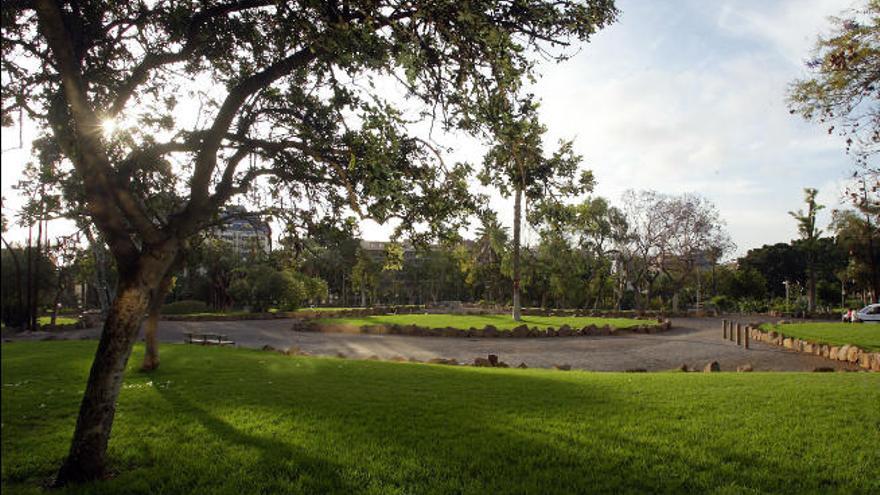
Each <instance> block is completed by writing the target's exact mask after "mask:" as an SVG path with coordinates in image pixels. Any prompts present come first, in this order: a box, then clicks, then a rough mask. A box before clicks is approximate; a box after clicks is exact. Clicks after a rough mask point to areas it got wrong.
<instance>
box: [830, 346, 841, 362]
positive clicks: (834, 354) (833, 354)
mask: <svg viewBox="0 0 880 495" xmlns="http://www.w3.org/2000/svg"><path fill="white" fill-rule="evenodd" d="M839 350H840V348H839V347H837V346H831V349H830V350H829V351H828V359H830V360H832V361H837V353H838V351H839Z"/></svg>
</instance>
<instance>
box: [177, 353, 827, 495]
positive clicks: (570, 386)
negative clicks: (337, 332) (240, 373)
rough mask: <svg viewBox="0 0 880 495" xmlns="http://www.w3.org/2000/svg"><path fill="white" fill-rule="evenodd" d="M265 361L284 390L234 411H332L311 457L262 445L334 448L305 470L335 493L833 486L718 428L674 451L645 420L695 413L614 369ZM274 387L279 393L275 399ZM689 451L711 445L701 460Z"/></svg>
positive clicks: (262, 373) (242, 401)
mask: <svg viewBox="0 0 880 495" xmlns="http://www.w3.org/2000/svg"><path fill="white" fill-rule="evenodd" d="M270 356H271V357H270ZM266 359H267V360H273V362H272V364H273V365H272V366H268V367H264V368H262V369H258V370H253V371H255V372H256V373H257V374H256V375H255V376H254V377H253V378H255V381H256V382H260V383H265V382H271V383H273V384H278V385H273V386H272V387H269V388H268V389H266V388H260V389H255V390H254V391H252V392H250V393H246V394H244V395H242V396H241V397H239V398H238V399H236V401H237V402H236V405H235V407H237V408H240V409H244V410H247V409H249V408H250V409H254V410H266V409H267V408H268V410H270V411H272V412H273V414H274V415H281V416H283V415H289V416H290V417H292V418H296V417H306V418H312V419H314V418H319V419H318V421H317V422H312V423H311V426H312V429H311V430H310V436H312V437H313V438H311V439H309V440H306V445H304V446H303V447H302V450H300V451H295V452H290V448H291V447H290V446H289V444H288V443H285V442H284V441H283V440H281V439H278V440H271V441H268V443H265V442H262V441H261V442H259V443H258V444H257V448H260V449H262V450H263V451H265V452H267V453H268V452H274V451H279V452H284V455H290V456H291V457H294V458H296V456H302V457H303V458H304V459H305V460H304V462H306V463H308V462H310V461H309V459H315V458H316V456H315V455H314V453H313V452H324V453H325V454H324V455H322V456H321V457H324V458H328V455H327V454H326V452H327V451H329V452H331V455H334V454H332V453H335V455H338V456H339V458H336V457H333V458H334V462H336V463H337V464H336V465H331V466H327V465H323V464H319V465H318V466H314V467H310V466H307V468H306V469H307V470H314V471H316V472H329V471H331V470H335V471H334V472H336V473H339V471H338V470H339V469H341V470H342V471H343V474H341V479H340V478H336V479H333V480H330V481H327V480H324V482H327V483H330V484H329V485H327V486H330V487H343V488H347V489H350V490H351V491H369V490H373V491H376V490H378V491H385V490H387V489H390V488H391V487H394V488H400V489H401V490H402V491H404V492H438V493H440V492H464V493H476V492H484V493H489V492H509V491H518V492H524V493H539V492H540V493H550V492H556V493H563V492H569V493H570V492H585V491H587V492H594V493H598V492H605V493H617V492H621V491H624V492H625V491H634V492H643V493H674V492H680V491H690V492H693V491H708V490H712V489H715V488H717V487H735V488H736V487H738V488H737V489H739V488H742V489H745V488H747V487H751V488H753V489H758V487H756V485H755V483H756V482H759V481H760V482H768V483H770V484H772V485H773V486H776V487H779V488H780V490H781V491H800V490H799V487H800V488H802V487H806V488H807V489H814V490H816V489H821V487H818V486H815V485H811V484H810V483H812V481H810V480H811V479H812V478H814V474H813V473H811V472H809V470H808V466H806V465H803V464H798V463H794V462H790V461H788V460H786V459H773V458H768V456H767V455H764V456H762V457H760V458H759V457H758V456H754V455H750V453H749V452H748V451H747V449H748V446H749V444H748V442H744V443H743V444H742V445H739V444H728V443H726V442H727V440H726V439H723V438H711V435H713V434H715V433H712V432H707V433H706V437H705V438H698V437H695V438H694V440H693V443H692V444H690V445H688V444H684V445H680V444H678V445H670V444H669V443H670V437H669V435H670V434H669V433H664V432H659V431H657V432H655V431H652V430H653V429H656V428H651V427H645V425H640V424H639V422H640V421H641V420H644V421H646V422H648V423H651V422H657V421H660V420H662V419H663V417H664V415H667V414H675V413H676V411H678V413H681V412H682V411H681V410H677V409H676V408H675V407H671V408H668V407H664V406H662V405H660V406H658V405H657V401H656V399H657V398H656V397H653V399H654V400H645V399H644V397H639V396H636V395H630V394H627V393H626V392H625V391H622V390H620V389H619V387H617V386H616V384H618V383H619V382H617V381H615V380H614V378H613V377H601V376H596V379H595V380H591V381H589V382H586V381H584V380H574V379H571V378H573V377H572V376H571V375H559V376H558V377H557V376H553V375H549V374H543V375H536V374H528V373H517V372H515V371H500V370H491V371H486V372H475V370H472V369H460V368H455V367H435V366H422V365H409V364H393V363H363V362H362V363H358V365H357V366H354V363H351V362H349V361H344V360H334V359H313V360H301V359H298V358H293V359H291V358H282V357H280V356H274V355H269V356H267V357H266ZM274 359H278V360H280V361H274ZM285 360H286V362H285ZM297 362H299V363H308V364H309V366H310V369H309V370H308V373H297V372H294V373H291V372H290V371H291V370H290V368H289V366H290V365H292V363H297ZM267 393H271V394H273V396H274V399H275V400H274V401H272V402H270V403H267V401H266V400H265V394H267ZM655 393H656V392H655ZM165 394H166V395H167V392H166V393H165ZM173 400H175V401H178V402H181V401H187V400H188V399H183V398H181V397H180V396H177V397H175V398H174V399H173ZM201 400H204V401H206V402H205V403H204V404H203V406H204V408H195V410H196V411H200V412H197V413H196V414H198V415H199V416H200V417H203V416H210V414H209V413H207V412H206V411H207V410H209V409H214V408H217V407H221V406H223V405H224V404H225V405H228V403H226V402H224V399H223V397H222V395H220V394H209V395H208V396H206V397H204V396H203V397H202V398H201ZM187 407H194V406H187ZM705 407H707V408H709V409H710V410H711V408H712V406H705ZM720 413H721V411H719V414H720ZM615 415H618V416H619V417H617V418H615ZM682 420H683V421H685V422H686V421H688V418H686V417H682ZM205 422H206V424H207V425H209V427H210V428H212V429H216V431H217V434H218V435H222V436H225V435H227V434H229V435H230V436H231V438H232V439H233V442H235V443H246V442H248V441H249V440H247V438H241V437H240V435H241V433H240V432H239V433H236V432H234V431H230V429H231V430H234V427H232V426H231V425H229V424H227V423H223V422H221V424H220V425H217V424H216V421H215V420H212V419H210V417H208V418H205ZM294 423H295V422H294ZM690 433H691V434H693V431H691V432H690ZM746 433H747V431H746ZM654 434H656V438H655V437H653V436H652V435H654ZM328 445H333V448H326V447H327V446H328ZM690 450H698V451H699V452H698V454H697V455H692V452H689V451H690ZM304 452H310V454H309V455H306V454H304ZM267 455H269V454H267ZM311 462H314V461H311ZM320 462H323V461H320ZM758 463H760V466H759V465H758ZM793 464H794V465H793ZM293 476H294V477H295V474H294V475H293ZM676 477H677V478H676ZM786 480H795V481H793V482H792V481H786ZM799 480H805V483H804V484H799V483H800V482H799ZM321 486H322V487H323V486H324V485H321Z"/></svg>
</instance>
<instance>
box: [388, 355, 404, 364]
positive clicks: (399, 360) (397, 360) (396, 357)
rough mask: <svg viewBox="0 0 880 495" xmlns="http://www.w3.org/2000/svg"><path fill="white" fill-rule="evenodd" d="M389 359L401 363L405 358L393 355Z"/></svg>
mask: <svg viewBox="0 0 880 495" xmlns="http://www.w3.org/2000/svg"><path fill="white" fill-rule="evenodd" d="M391 360H392V361H395V362H398V363H403V362H405V361H406V358H405V357H403V356H394V357H393V358H391Z"/></svg>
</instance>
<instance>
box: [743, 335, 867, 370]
mask: <svg viewBox="0 0 880 495" xmlns="http://www.w3.org/2000/svg"><path fill="white" fill-rule="evenodd" d="M746 330H747V331H748V332H749V336H750V337H751V338H752V339H754V340H757V341H760V342H764V343H766V344H770V345H775V346H779V347H784V348H786V349H791V350H793V351H795V352H801V353H804V354H812V355H814V356H820V357H823V358H825V359H830V360H832V361H842V362H849V363H855V364H858V365H859V366H860V367H861V368H864V369H866V370H871V371H880V352H870V351H866V350H864V349H862V348H860V347H858V346H854V345H850V344H845V345H831V344H819V343H816V342H813V341H809V340H804V339H800V338H797V337H786V336H785V334H783V333H780V332H776V331H774V330H771V331H766V330H763V329H761V328H757V327H753V326H748V327H747V328H746Z"/></svg>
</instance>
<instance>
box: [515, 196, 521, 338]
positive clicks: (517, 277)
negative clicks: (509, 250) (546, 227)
mask: <svg viewBox="0 0 880 495" xmlns="http://www.w3.org/2000/svg"><path fill="white" fill-rule="evenodd" d="M521 217H522V187H521V186H520V185H519V184H517V186H516V192H515V194H514V197H513V320H514V321H520V320H522V307H521V306H520V300H519V281H520V274H519V272H520V269H519V230H520V223H521Z"/></svg>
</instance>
